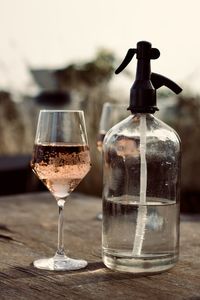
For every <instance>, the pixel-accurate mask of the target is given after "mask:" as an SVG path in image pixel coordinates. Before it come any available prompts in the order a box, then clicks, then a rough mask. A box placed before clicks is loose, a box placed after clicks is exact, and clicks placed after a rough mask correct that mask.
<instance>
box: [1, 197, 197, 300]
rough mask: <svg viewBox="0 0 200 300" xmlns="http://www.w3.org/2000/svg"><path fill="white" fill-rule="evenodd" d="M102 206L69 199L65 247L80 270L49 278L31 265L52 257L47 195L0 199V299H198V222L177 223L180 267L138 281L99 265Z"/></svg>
mask: <svg viewBox="0 0 200 300" xmlns="http://www.w3.org/2000/svg"><path fill="white" fill-rule="evenodd" d="M100 209H101V201H100V200H99V199H97V198H94V197H89V196H84V195H82V194H72V196H71V197H70V201H69V203H67V204H66V210H65V219H66V222H65V244H66V248H67V249H69V252H70V255H71V256H72V257H75V258H76V257H77V258H83V259H86V260H87V261H88V262H89V265H88V267H87V268H86V269H84V270H79V271H71V272H51V271H43V270H38V269H35V268H34V267H33V266H32V261H33V260H34V259H36V258H40V257H46V256H52V255H53V254H54V252H55V250H56V243H57V214H58V212H57V207H56V203H55V200H54V199H53V197H52V196H51V195H50V194H49V193H46V192H45V193H38V194H28V195H18V196H10V197H1V198H0V299H6V300H8V299H30V300H31V299H39V300H40V299H72V300H73V299H107V298H110V299H148V300H151V299H155V300H156V299H164V300H165V299H178V300H179V299H191V300H192V299H193V300H195V299H200V255H199V253H200V240H199V229H200V218H199V217H198V218H195V217H193V218H191V219H188V217H184V218H183V221H182V223H181V257H180V262H179V263H178V264H177V266H176V267H175V268H173V269H172V270H170V271H169V272H166V273H162V274H158V275H154V276H148V277H137V276H134V275H132V274H127V273H120V272H113V271H111V270H108V269H106V268H105V267H104V265H103V263H102V262H101V222H99V221H97V220H96V219H95V216H96V214H97V213H98V212H99V211H100Z"/></svg>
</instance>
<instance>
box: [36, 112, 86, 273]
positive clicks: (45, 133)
mask: <svg viewBox="0 0 200 300" xmlns="http://www.w3.org/2000/svg"><path fill="white" fill-rule="evenodd" d="M31 167H32V169H33V171H34V173H35V174H36V175H37V176H38V177H39V179H40V180H41V181H42V182H43V183H44V184H45V185H46V187H47V188H48V189H49V191H50V192H51V193H52V194H53V196H54V197H55V199H56V201H57V205H58V208H59V218H58V248H57V251H56V253H55V256H54V257H52V258H44V259H39V260H36V261H34V262H33V264H34V266H35V267H36V268H39V269H45V270H57V271H61V270H78V269H81V268H85V267H86V266H87V262H86V261H85V260H77V259H72V258H69V257H67V256H66V255H65V252H64V244H63V239H64V237H63V210H64V204H65V201H66V198H67V197H68V195H69V194H70V193H71V192H72V191H73V190H74V189H75V188H76V187H77V185H78V184H79V183H80V181H81V180H82V179H83V178H84V177H85V176H86V174H87V173H88V171H89V170H90V167H91V164H90V153H89V146H88V141H87V134H86V128H85V119H84V114H83V111H81V110H41V111H40V113H39V119H38V124H37V131H36V137H35V145H34V150H33V158H32V161H31Z"/></svg>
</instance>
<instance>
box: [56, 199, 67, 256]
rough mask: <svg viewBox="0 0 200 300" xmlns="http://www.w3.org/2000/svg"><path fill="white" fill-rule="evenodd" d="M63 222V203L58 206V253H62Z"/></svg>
mask: <svg viewBox="0 0 200 300" xmlns="http://www.w3.org/2000/svg"><path fill="white" fill-rule="evenodd" d="M63 223H64V205H63V206H59V216H58V249H57V253H56V254H58V255H64V254H65V253H64V245H63V237H64V232H63Z"/></svg>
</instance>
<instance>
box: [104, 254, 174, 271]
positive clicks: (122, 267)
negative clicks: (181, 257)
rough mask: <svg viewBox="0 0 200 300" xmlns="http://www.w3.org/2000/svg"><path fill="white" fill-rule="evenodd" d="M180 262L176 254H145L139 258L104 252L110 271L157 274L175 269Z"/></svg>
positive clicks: (105, 262) (105, 261)
mask: <svg viewBox="0 0 200 300" xmlns="http://www.w3.org/2000/svg"><path fill="white" fill-rule="evenodd" d="M177 261H178V255H177V254H176V255H175V254H165V255H163V254H162V255H160V254H158V255H157V254H154V255H149V254H143V255H140V256H138V257H136V256H135V257H131V256H130V255H129V256H126V255H125V253H123V255H122V253H121V254H120V255H119V254H118V255H115V254H113V253H112V254H111V253H109V252H107V251H106V252H105V251H104V252H103V263H104V264H105V265H106V267H108V268H109V269H112V270H115V271H121V272H130V273H135V274H141V275H145V274H146V275H149V274H157V273H161V272H164V271H167V270H169V269H171V268H173V267H174V265H175V264H176V263H177Z"/></svg>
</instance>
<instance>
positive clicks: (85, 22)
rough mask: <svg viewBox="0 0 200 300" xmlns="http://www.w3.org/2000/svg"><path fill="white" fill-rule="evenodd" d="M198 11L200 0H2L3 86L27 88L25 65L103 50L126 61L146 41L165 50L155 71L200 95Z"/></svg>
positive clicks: (88, 55)
mask: <svg viewBox="0 0 200 300" xmlns="http://www.w3.org/2000/svg"><path fill="white" fill-rule="evenodd" d="M199 12H200V1H199V0H190V1H186V0H168V1H162V0H151V1H148V0H139V1H136V0H123V1H121V0H119V1H118V0H82V1H81V0H79V1H78V0H0V37H1V39H0V88H4V87H5V88H6V87H11V88H12V89H13V90H21V91H24V92H26V91H28V90H29V88H30V87H31V78H30V75H29V73H28V69H27V66H29V67H32V68H43V67H46V68H54V67H61V66H64V65H67V64H68V63H71V62H76V61H85V60H90V59H92V58H93V57H94V55H95V52H96V50H97V49H99V48H107V49H109V50H112V51H113V52H114V53H115V54H116V55H117V57H119V58H121V59H123V57H124V55H125V54H126V52H127V50H128V49H129V48H133V47H135V46H136V44H137V42H138V41H140V40H147V41H149V42H151V43H152V45H153V47H156V48H158V49H159V50H160V52H161V56H160V58H159V59H158V60H155V61H153V62H152V70H153V71H154V72H157V73H160V74H163V75H165V76H167V77H169V78H171V79H173V80H175V81H177V82H178V83H180V84H184V85H185V86H188V87H189V88H190V89H191V90H192V91H194V92H197V93H200V34H199V31H200V17H199ZM129 68H131V70H133V71H134V70H135V64H134V62H132V63H131V65H130V66H129ZM118 80H119V79H118Z"/></svg>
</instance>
